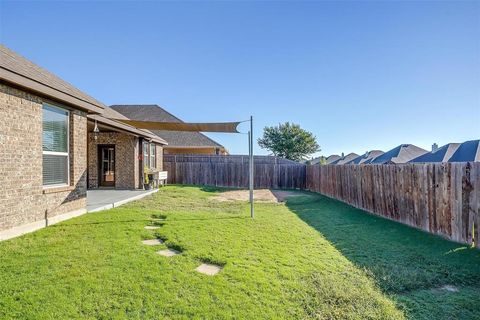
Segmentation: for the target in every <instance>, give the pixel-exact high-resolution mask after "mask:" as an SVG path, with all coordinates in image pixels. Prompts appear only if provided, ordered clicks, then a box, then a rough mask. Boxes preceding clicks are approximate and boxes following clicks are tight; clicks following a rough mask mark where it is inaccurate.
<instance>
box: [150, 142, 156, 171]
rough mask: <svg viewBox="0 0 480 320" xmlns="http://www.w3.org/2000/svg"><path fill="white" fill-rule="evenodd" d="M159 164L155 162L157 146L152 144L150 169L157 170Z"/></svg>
mask: <svg viewBox="0 0 480 320" xmlns="http://www.w3.org/2000/svg"><path fill="white" fill-rule="evenodd" d="M156 166H157V163H156V162H155V145H154V144H153V143H152V144H150V168H155V167H156Z"/></svg>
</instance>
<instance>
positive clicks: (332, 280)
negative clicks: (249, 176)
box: [0, 186, 480, 319]
mask: <svg viewBox="0 0 480 320" xmlns="http://www.w3.org/2000/svg"><path fill="white" fill-rule="evenodd" d="M216 192H221V191H220V190H214V189H200V188H196V187H181V186H169V187H165V188H162V189H161V190H160V191H159V192H158V193H157V194H155V195H153V196H151V197H148V198H145V199H143V200H140V201H137V202H134V203H131V204H128V205H125V206H123V207H120V208H117V209H113V210H109V211H102V212H97V213H92V214H87V215H84V216H82V217H78V218H75V219H72V220H69V221H67V222H64V223H61V224H58V225H54V226H51V227H49V228H47V229H43V230H40V231H38V232H35V233H32V234H28V235H25V236H23V237H20V238H17V239H12V240H9V241H5V242H1V243H0V319H75V318H90V319H136V318H138V319H170V318H171V319H191V318H197V319H224V318H236V319H262V318H264V319H308V318H316V319H402V318H412V319H422V318H424V319H480V303H479V300H478V297H479V296H480V252H479V251H478V250H475V249H472V248H467V247H465V246H462V245H459V244H455V243H452V242H448V241H445V240H442V239H440V238H438V237H434V236H431V235H428V234H426V233H423V232H420V231H417V230H414V229H411V228H408V227H405V226H402V225H400V224H397V223H394V222H391V221H388V220H384V219H381V218H378V217H375V216H371V215H368V214H365V213H364V212H362V211H360V210H356V209H354V208H352V207H350V206H347V205H344V204H342V203H340V202H338V201H334V200H331V199H328V198H325V197H322V196H319V195H313V194H308V193H306V194H304V196H299V197H291V198H290V199H289V201H288V202H287V204H267V203H265V204H258V205H256V218H255V220H251V219H250V218H249V212H248V205H247V204H246V203H245V202H218V201H216V200H213V199H211V196H212V195H214V194H215V193H216ZM152 218H161V219H163V220H156V221H152ZM149 224H157V225H159V226H161V228H160V229H157V230H154V231H149V230H145V229H144V226H146V225H149ZM155 236H158V237H160V238H162V239H164V240H166V243H165V245H161V246H158V247H148V246H145V245H143V244H142V243H141V240H143V239H148V238H153V237H155ZM167 246H168V247H171V248H175V249H177V250H180V251H182V254H181V255H179V256H175V257H172V258H166V257H162V256H160V255H157V254H156V253H155V252H156V251H158V250H160V249H164V248H165V247H167ZM202 262H213V263H217V264H221V265H223V266H224V268H223V270H222V271H221V272H220V273H219V274H218V275H216V276H213V277H209V276H206V275H202V274H199V273H197V272H196V271H195V270H194V269H195V268H196V267H197V266H198V265H199V264H200V263H202ZM447 284H448V285H453V286H455V287H456V288H458V292H449V291H446V290H443V289H441V287H442V286H444V285H447Z"/></svg>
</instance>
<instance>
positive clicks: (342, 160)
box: [330, 152, 358, 164]
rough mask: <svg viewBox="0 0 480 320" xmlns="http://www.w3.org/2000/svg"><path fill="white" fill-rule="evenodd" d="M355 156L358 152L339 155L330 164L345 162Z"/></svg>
mask: <svg viewBox="0 0 480 320" xmlns="http://www.w3.org/2000/svg"><path fill="white" fill-rule="evenodd" d="M357 157H358V154H356V153H353V152H352V153H349V154H347V155H346V156H344V157H340V159H337V160H335V161H334V162H332V163H330V164H347V163H349V162H350V161H352V160H353V159H355V158H357Z"/></svg>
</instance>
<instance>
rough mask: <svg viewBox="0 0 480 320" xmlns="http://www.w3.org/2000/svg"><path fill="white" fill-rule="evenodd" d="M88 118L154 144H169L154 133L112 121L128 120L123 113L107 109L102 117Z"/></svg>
mask: <svg viewBox="0 0 480 320" xmlns="http://www.w3.org/2000/svg"><path fill="white" fill-rule="evenodd" d="M87 117H88V118H89V119H92V120H97V121H98V122H100V123H103V124H106V125H107V126H110V127H114V128H116V129H120V130H122V131H127V132H129V133H132V134H134V135H137V136H141V137H145V138H148V139H149V140H152V141H154V142H157V143H160V144H163V145H166V144H167V142H166V141H165V140H163V139H162V138H161V137H159V136H157V135H156V134H154V133H153V132H151V131H149V130H146V129H137V128H135V127H132V126H130V125H128V124H125V123H122V122H119V121H115V120H112V119H125V120H126V119H128V118H127V117H125V116H124V115H122V114H121V113H119V112H117V111H115V110H113V109H111V108H109V107H105V109H104V110H103V113H102V114H101V115H99V114H92V115H88V116H87Z"/></svg>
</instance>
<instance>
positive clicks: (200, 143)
mask: <svg viewBox="0 0 480 320" xmlns="http://www.w3.org/2000/svg"><path fill="white" fill-rule="evenodd" d="M110 107H111V108H112V109H114V110H115V111H117V112H119V113H121V114H122V115H124V116H126V117H127V118H129V119H131V120H140V121H158V122H183V121H182V120H180V119H179V118H177V117H176V116H174V115H173V114H171V113H170V112H168V111H166V110H165V109H163V108H162V107H160V106H158V105H156V104H153V105H147V104H142V105H113V106H110ZM152 132H153V133H154V134H155V135H157V136H158V137H160V138H162V139H163V140H164V141H166V142H167V143H168V145H167V146H165V147H164V148H163V152H164V154H206V155H228V151H227V149H226V148H225V147H224V146H223V145H221V144H220V143H218V142H216V141H215V140H213V139H211V138H209V137H207V136H206V135H204V134H203V133H201V132H184V131H166V130H152Z"/></svg>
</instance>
